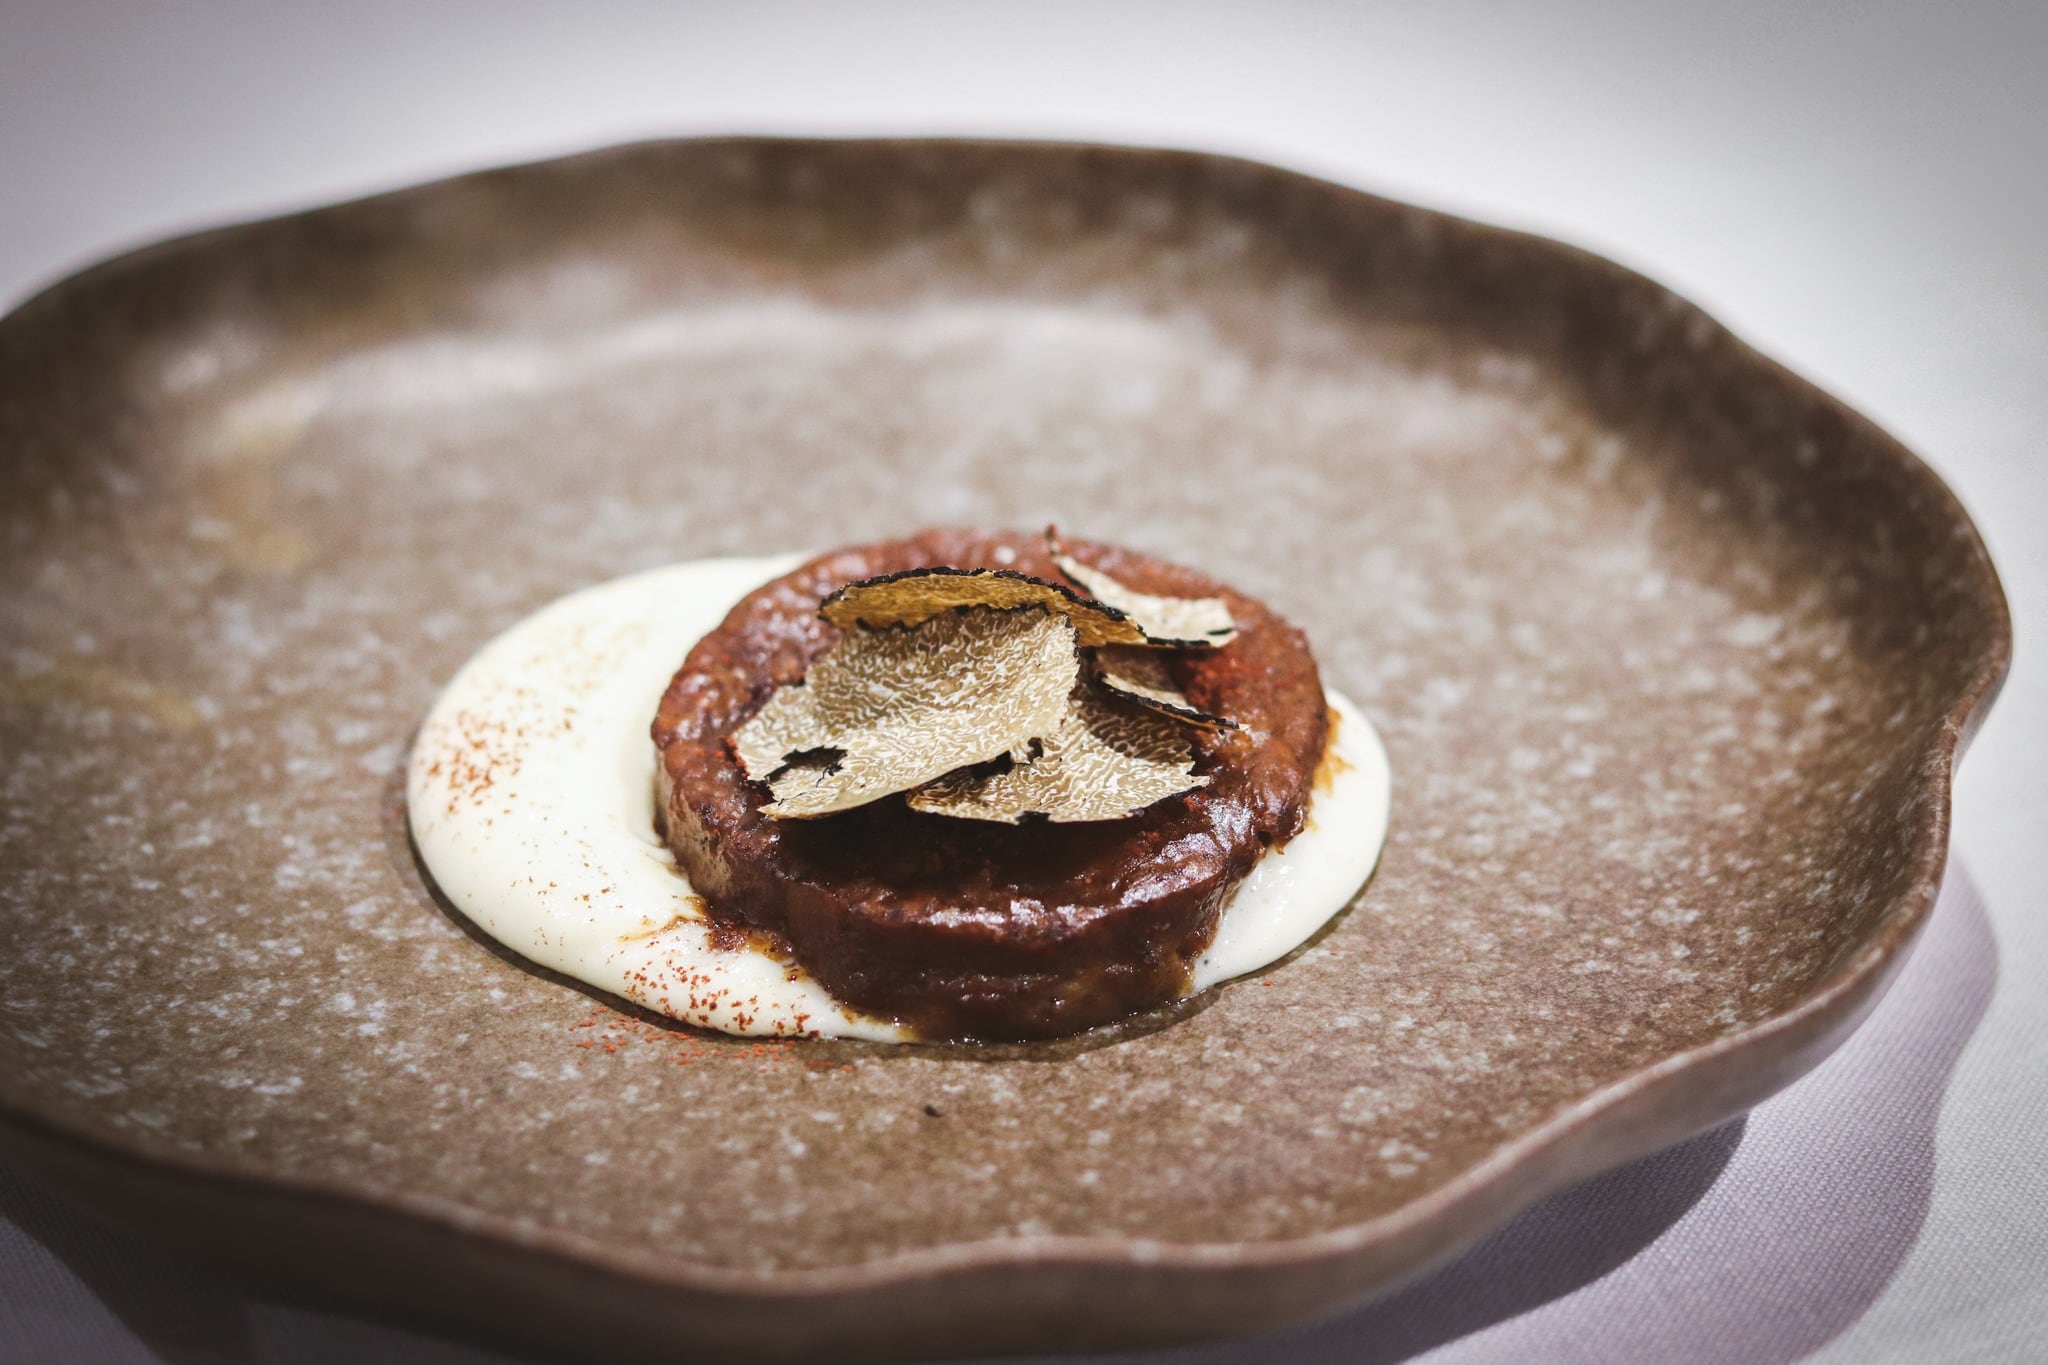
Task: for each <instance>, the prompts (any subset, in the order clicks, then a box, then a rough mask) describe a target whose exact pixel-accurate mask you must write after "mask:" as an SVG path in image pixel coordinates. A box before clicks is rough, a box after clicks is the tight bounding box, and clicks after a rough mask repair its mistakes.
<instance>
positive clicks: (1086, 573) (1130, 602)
mask: <svg viewBox="0 0 2048 1365" xmlns="http://www.w3.org/2000/svg"><path fill="white" fill-rule="evenodd" d="M1045 547H1046V549H1047V551H1048V552H1049V553H1050V554H1051V555H1052V562H1053V563H1054V564H1057V565H1058V566H1059V570H1060V572H1061V573H1063V574H1065V575H1066V576H1067V577H1068V578H1070V579H1072V580H1073V581H1074V582H1076V583H1078V584H1079V585H1080V586H1081V588H1082V589H1083V590H1084V591H1085V592H1086V593H1087V594H1088V595H1089V596H1090V597H1092V598H1094V599H1095V600H1096V601H1098V602H1100V603H1102V604H1103V605H1104V606H1106V607H1110V608H1112V609H1114V610H1115V611H1117V612H1118V613H1120V614H1121V615H1123V616H1124V617H1126V618H1128V619H1129V620H1131V621H1134V622H1136V623H1137V625H1138V627H1139V629H1140V630H1141V631H1142V632H1143V633H1144V639H1143V640H1142V641H1140V642H1132V641H1124V640H1105V641H1101V642H1100V643H1103V644H1127V643H1143V644H1148V645H1151V646H1153V647H1155V648H1162V649H1220V648H1222V647H1223V646H1224V645H1227V644H1229V643H1230V641H1231V638H1232V637H1233V636H1235V635H1236V634H1237V623H1236V622H1234V621H1232V620H1231V619H1230V606H1229V604H1228V603H1226V602H1225V601H1224V600H1223V599H1222V598H1220V597H1154V596H1152V595H1151V594H1150V593H1143V592H1139V591H1137V590H1136V589H1134V588H1127V587H1125V586H1124V585H1123V584H1121V583H1119V582H1117V581H1116V580H1115V579H1114V578H1111V577H1110V576H1109V575H1108V574H1106V573H1104V572H1103V571H1102V570H1100V569H1096V568H1091V567H1090V566H1088V565H1086V564H1083V563H1082V562H1081V561H1080V560H1078V559H1075V558H1074V557H1073V556H1072V555H1070V554H1068V553H1067V552H1066V547H1064V546H1063V545H1061V544H1060V540H1059V535H1058V533H1057V532H1055V531H1053V530H1052V529H1051V528H1050V527H1048V528H1047V529H1046V533H1045ZM1081 643H1082V644H1094V643H1098V642H1096V641H1091V640H1088V639H1085V638H1084V639H1083V640H1082V641H1081Z"/></svg>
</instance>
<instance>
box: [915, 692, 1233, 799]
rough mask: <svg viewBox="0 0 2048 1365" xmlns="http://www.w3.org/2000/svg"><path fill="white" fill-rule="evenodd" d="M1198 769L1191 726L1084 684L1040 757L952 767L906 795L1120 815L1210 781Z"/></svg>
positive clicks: (1050, 735) (1043, 747)
mask: <svg viewBox="0 0 2048 1365" xmlns="http://www.w3.org/2000/svg"><path fill="white" fill-rule="evenodd" d="M1208 781H1209V779H1208V778H1206V777H1196V776H1195V775H1194V756H1193V754H1192V752H1191V751H1190V749H1189V747H1188V741H1187V731H1186V729H1185V728H1184V727H1183V726H1182V725H1180V724H1179V723H1178V722H1176V721H1173V720H1169V719H1167V718H1166V717H1164V716H1162V715H1159V714H1158V713H1157V712H1155V711H1150V710H1146V709H1143V708H1141V707H1136V706H1127V705H1124V704H1122V703H1120V702H1116V701H1112V700H1110V699H1108V698H1105V697H1101V696H1097V695H1095V694H1093V693H1091V692H1087V691H1082V692H1080V693H1078V694H1077V695H1075V696H1074V697H1073V698H1072V699H1071V700H1070V704H1069V706H1068V709H1067V712H1066V715H1065V716H1064V717H1063V718H1062V719H1061V721H1060V724H1059V727H1058V729H1056V730H1054V731H1053V732H1052V733H1050V734H1048V735H1047V736H1046V737H1045V738H1044V740H1043V741H1042V743H1041V745H1040V746H1039V749H1038V752H1037V754H1036V756H1035V757H1031V758H1029V759H1028V760H1024V761H1013V762H1012V763H1011V764H1009V765H1008V766H1001V765H997V766H992V767H990V768H985V769H982V770H979V771H976V772H969V773H953V774H950V775H949V776H946V777H943V778H940V779H939V780H938V781H936V782H933V783H932V784H931V785H930V786H927V787H922V788H920V789H918V790H917V791H914V792H912V793H910V795H909V796H908V797H906V798H905V799H906V800H907V801H908V802H909V803H910V805H911V807H912V808H913V809H915V810H921V811H924V812H926V813H927V814H931V815H950V816H953V817H955V818H957V819H963V820H991V821H996V822H999V823H1001V824H1006V825H1015V824H1020V823H1022V822H1023V820H1024V819H1025V818H1026V817H1027V816H1039V817H1042V818H1044V819H1047V820H1051V821H1053V822H1055V823H1058V824H1073V823H1079V822H1082V821H1088V820H1121V819H1123V818H1125V817H1126V816H1131V815H1136V814H1137V813H1138V812H1139V811H1141V810H1143V809H1145V808H1146V807H1147V806H1150V805H1153V804H1155V803H1157V802H1160V801H1163V800H1165V799H1166V798H1167V797H1169V796H1177V795H1179V794H1180V793H1182V792H1186V791H1193V790H1194V789H1195V788H1196V787H1201V786H1206V785H1207V784H1208Z"/></svg>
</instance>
